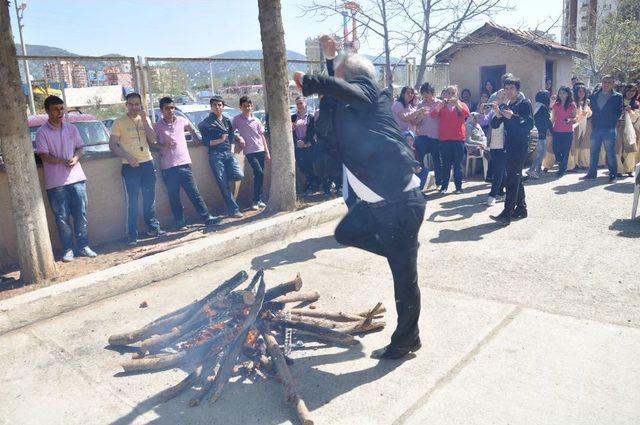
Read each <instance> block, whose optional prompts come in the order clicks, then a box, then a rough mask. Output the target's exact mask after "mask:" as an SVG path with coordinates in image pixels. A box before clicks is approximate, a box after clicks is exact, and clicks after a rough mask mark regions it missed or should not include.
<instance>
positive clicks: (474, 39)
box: [436, 22, 587, 101]
mask: <svg viewBox="0 0 640 425" xmlns="http://www.w3.org/2000/svg"><path fill="white" fill-rule="evenodd" d="M586 57H587V54H586V53H584V52H581V51H579V50H576V49H573V48H571V47H568V46H565V45H562V44H560V43H558V42H555V41H553V40H550V39H548V38H545V37H544V36H542V35H540V34H538V33H535V32H531V31H521V30H518V29H513V28H506V27H503V26H500V25H497V24H495V23H493V22H487V23H486V24H484V25H483V26H482V27H480V28H478V29H477V30H475V31H473V32H472V33H470V34H469V35H467V36H466V37H464V38H463V39H461V40H459V41H457V42H455V43H453V44H452V45H451V46H450V47H448V48H447V49H445V50H443V51H442V52H440V53H439V54H438V55H437V56H436V62H439V63H448V64H449V79H450V81H451V83H452V84H457V85H458V87H459V88H460V90H462V89H464V88H468V89H469V90H471V94H472V98H473V99H474V100H476V101H477V100H478V99H479V97H480V93H481V91H482V90H483V87H484V84H485V82H486V81H487V80H491V81H492V82H493V83H494V87H496V85H497V84H499V83H500V77H501V76H502V74H504V73H506V72H510V73H512V74H514V75H515V76H516V77H518V78H520V80H521V81H522V91H523V92H524V94H525V96H527V97H529V98H533V97H534V96H535V93H536V92H537V91H538V90H541V89H543V88H544V87H545V81H546V80H548V79H551V81H552V89H553V91H557V90H558V88H559V87H560V86H563V85H570V83H571V76H572V72H573V66H574V61H575V59H584V58H586Z"/></svg>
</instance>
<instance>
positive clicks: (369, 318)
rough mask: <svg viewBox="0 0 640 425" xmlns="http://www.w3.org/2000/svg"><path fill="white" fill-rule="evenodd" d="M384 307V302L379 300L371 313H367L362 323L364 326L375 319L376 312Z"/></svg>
mask: <svg viewBox="0 0 640 425" xmlns="http://www.w3.org/2000/svg"><path fill="white" fill-rule="evenodd" d="M381 307H382V303H381V302H379V303H378V304H376V305H375V307H373V308H372V309H371V311H370V312H369V314H367V315H366V317H365V319H364V323H363V324H362V326H363V327H365V326H368V325H369V324H371V321H372V320H373V317H374V316H375V315H376V312H377V311H378V310H379V309H380V308H381Z"/></svg>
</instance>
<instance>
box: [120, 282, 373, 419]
mask: <svg viewBox="0 0 640 425" xmlns="http://www.w3.org/2000/svg"><path fill="white" fill-rule="evenodd" d="M247 279H248V275H247V273H246V272H244V271H241V272H239V273H238V274H236V275H235V276H233V277H232V278H231V279H229V280H227V281H225V282H224V283H222V284H221V285H220V286H219V287H218V288H216V289H215V290H214V291H213V292H211V293H209V294H208V295H207V296H205V297H204V298H202V299H201V300H199V301H195V302H193V303H192V304H189V305H187V306H185V307H182V308H180V309H178V310H176V311H174V312H172V313H169V314H166V315H164V316H162V317H160V318H159V319H157V320H155V321H153V322H151V323H149V324H148V325H146V326H144V327H142V328H140V329H138V330H135V331H133V332H128V333H124V334H119V335H112V336H111V337H110V338H109V344H111V345H113V346H125V345H126V346H129V345H131V347H132V348H133V349H134V350H135V354H134V355H133V357H132V358H131V360H129V361H126V362H125V363H123V364H122V367H123V369H124V370H125V372H127V373H146V372H155V371H160V370H165V369H169V368H173V367H178V366H179V367H181V368H184V369H185V370H187V371H191V372H190V373H189V375H188V376H187V377H186V378H184V379H183V380H182V381H181V382H180V383H178V384H177V385H175V386H173V387H170V388H168V389H166V390H164V391H163V392H162V393H161V394H159V399H160V400H161V401H167V400H170V399H172V398H173V397H176V396H178V395H179V394H181V393H182V392H184V391H186V390H188V389H191V388H194V389H195V390H196V391H197V393H196V395H195V397H193V398H192V399H191V400H190V402H189V405H190V406H196V405H198V404H200V402H201V401H202V400H203V399H204V398H205V397H207V396H209V398H210V401H211V402H215V401H216V400H218V399H219V398H220V395H221V394H222V390H223V388H224V385H225V384H226V383H227V381H229V379H231V378H233V377H238V376H239V377H240V379H251V380H252V381H256V380H260V379H267V378H269V377H277V378H278V380H279V381H280V382H281V383H282V385H283V386H284V392H285V395H286V397H287V400H288V401H289V402H291V403H292V404H293V405H294V406H295V409H296V413H297V414H298V417H299V418H300V420H301V422H302V423H304V424H312V423H313V421H312V420H311V419H310V415H309V411H308V409H307V407H306V405H305V402H304V400H303V399H302V397H301V396H300V394H299V393H298V391H297V389H296V385H295V382H294V380H293V376H292V374H291V371H290V369H289V364H290V363H291V362H292V361H291V360H290V359H289V358H288V357H286V356H285V352H287V351H288V349H289V348H290V347H291V332H292V330H295V333H296V337H297V338H300V339H309V340H315V341H320V342H323V343H326V344H331V345H339V346H349V345H354V344H357V343H358V341H357V340H356V339H355V338H354V335H356V334H361V333H367V332H371V331H376V330H380V329H382V328H384V326H385V323H384V322H383V321H381V320H380V319H381V318H382V314H383V313H384V312H385V308H384V306H383V305H382V304H381V303H378V304H377V305H376V306H375V307H374V308H373V309H371V310H369V311H365V312H362V313H357V314H351V313H344V312H329V311H320V310H317V309H314V308H313V307H314V306H313V305H311V306H310V307H298V308H288V305H291V304H294V303H306V304H308V303H311V302H314V301H317V300H318V299H319V298H320V294H319V293H318V292H309V293H304V292H300V289H301V288H302V279H301V278H300V275H298V276H296V278H295V279H294V280H292V281H290V282H286V283H282V284H280V285H277V286H275V287H273V288H270V289H268V290H267V289H266V284H265V281H264V272H263V271H262V270H261V271H258V272H257V273H256V275H255V276H254V277H253V279H252V280H251V282H250V283H249V285H248V286H247V287H246V288H244V289H242V290H237V289H236V288H238V287H239V286H240V285H241V284H242V283H243V282H245V281H246V280H247ZM281 344H283V345H284V347H285V352H283V349H282V348H281V347H280V345H281Z"/></svg>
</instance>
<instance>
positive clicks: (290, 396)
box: [263, 327, 313, 425]
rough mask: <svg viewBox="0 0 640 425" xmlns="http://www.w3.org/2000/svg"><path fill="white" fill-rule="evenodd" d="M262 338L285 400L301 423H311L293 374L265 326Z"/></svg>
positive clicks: (311, 424)
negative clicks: (290, 404) (274, 367)
mask: <svg viewBox="0 0 640 425" xmlns="http://www.w3.org/2000/svg"><path fill="white" fill-rule="evenodd" d="M263 335H264V339H265V341H266V343H267V351H268V352H269V355H270V356H271V358H272V359H273V362H274V364H275V366H276V371H277V373H278V377H279V378H280V382H281V383H282V386H283V388H284V393H285V396H286V398H287V401H289V402H290V403H292V404H293V405H294V407H295V409H296V413H297V414H298V418H299V419H300V421H301V422H302V423H303V425H313V419H311V414H310V413H309V409H307V406H306V404H305V402H304V400H303V399H302V397H300V395H299V394H298V390H297V388H296V383H295V381H294V380H293V375H292V374H291V370H290V369H289V366H288V365H287V361H286V359H285V357H284V354H283V353H282V350H281V349H280V346H279V345H278V342H277V341H276V339H275V337H274V336H273V335H272V334H271V333H270V332H269V329H268V327H267V332H265V333H264V334H263Z"/></svg>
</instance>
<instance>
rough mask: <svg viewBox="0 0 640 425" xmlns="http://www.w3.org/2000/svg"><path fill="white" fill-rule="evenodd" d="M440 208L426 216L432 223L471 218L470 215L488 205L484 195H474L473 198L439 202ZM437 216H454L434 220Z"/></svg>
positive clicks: (484, 208)
mask: <svg viewBox="0 0 640 425" xmlns="http://www.w3.org/2000/svg"><path fill="white" fill-rule="evenodd" d="M440 208H441V209H440V210H437V211H435V212H434V213H433V214H431V215H430V216H429V218H427V221H431V222H434V223H446V222H449V221H460V220H465V219H467V218H471V216H472V215H474V214H476V213H479V212H481V211H485V210H486V209H487V208H488V206H487V203H486V197H485V195H476V196H475V197H473V198H462V199H456V200H454V201H446V202H441V203H440ZM438 217H455V218H451V219H450V220H436V218H438Z"/></svg>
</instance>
